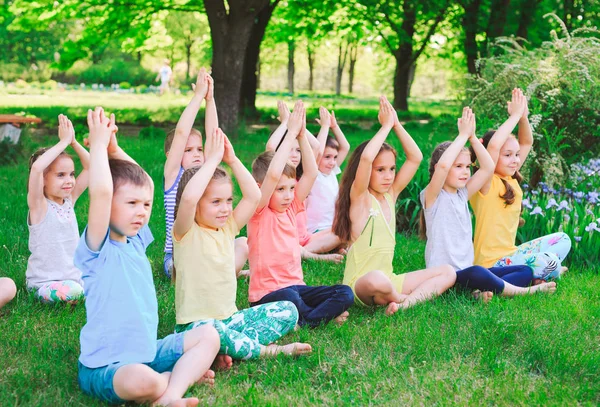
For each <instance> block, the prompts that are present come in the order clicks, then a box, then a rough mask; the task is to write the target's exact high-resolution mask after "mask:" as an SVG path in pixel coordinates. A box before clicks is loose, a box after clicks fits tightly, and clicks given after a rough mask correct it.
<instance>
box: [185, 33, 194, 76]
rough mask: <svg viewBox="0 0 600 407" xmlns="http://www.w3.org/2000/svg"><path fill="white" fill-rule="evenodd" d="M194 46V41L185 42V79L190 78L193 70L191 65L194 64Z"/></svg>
mask: <svg viewBox="0 0 600 407" xmlns="http://www.w3.org/2000/svg"><path fill="white" fill-rule="evenodd" d="M192 45H194V42H193V41H186V42H185V60H186V71H185V77H186V79H189V78H190V71H191V70H192V68H191V63H192Z"/></svg>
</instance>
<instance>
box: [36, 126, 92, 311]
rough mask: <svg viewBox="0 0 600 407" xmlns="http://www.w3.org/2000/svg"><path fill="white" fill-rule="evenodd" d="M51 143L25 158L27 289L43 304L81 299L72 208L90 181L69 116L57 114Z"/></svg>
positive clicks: (86, 158) (83, 152)
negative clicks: (74, 156)
mask: <svg viewBox="0 0 600 407" xmlns="http://www.w3.org/2000/svg"><path fill="white" fill-rule="evenodd" d="M58 138H59V141H58V143H57V144H56V145H55V146H54V147H50V148H41V149H39V150H37V151H36V152H35V153H33V155H32V156H31V158H30V160H29V184H28V189H27V206H28V207H29V214H28V216H27V226H28V228H29V250H30V251H31V256H29V260H28V261H27V272H26V274H25V276H26V279H27V288H28V289H29V290H30V291H33V292H35V296H36V297H37V298H38V299H40V300H41V301H42V302H45V303H54V302H75V301H77V300H78V299H80V298H83V281H82V279H81V271H79V269H78V268H77V267H75V265H74V264H73V256H74V255H75V249H76V247H77V242H78V241H79V227H78V226H77V218H76V216H75V210H74V209H73V207H74V206H75V203H76V202H77V199H78V198H79V196H80V195H81V194H82V193H83V192H84V191H85V190H86V188H87V186H88V163H89V154H88V152H87V151H86V150H85V148H83V147H82V146H81V144H79V143H78V142H77V140H76V139H75V131H74V130H73V124H72V123H71V121H70V120H69V119H68V118H67V117H66V116H63V115H62V114H61V115H59V116H58ZM68 146H71V147H73V149H74V150H75V152H76V153H77V156H78V157H79V160H80V161H81V165H82V166H83V170H82V171H81V173H80V174H79V176H78V177H77V178H75V164H74V163H73V159H72V158H71V157H70V156H69V154H67V153H66V152H65V149H66V148H67V147H68Z"/></svg>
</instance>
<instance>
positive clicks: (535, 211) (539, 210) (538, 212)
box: [529, 206, 544, 216]
mask: <svg viewBox="0 0 600 407" xmlns="http://www.w3.org/2000/svg"><path fill="white" fill-rule="evenodd" d="M529 214H530V215H542V216H543V215H544V212H542V208H540V207H539V206H536V207H535V208H533V210H532V211H531V212H529Z"/></svg>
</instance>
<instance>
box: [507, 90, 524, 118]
mask: <svg viewBox="0 0 600 407" xmlns="http://www.w3.org/2000/svg"><path fill="white" fill-rule="evenodd" d="M525 109H527V98H526V97H525V95H523V92H522V91H521V89H518V88H515V89H513V91H512V100H511V101H510V102H508V114H509V115H510V116H517V117H519V118H521V117H523V115H524V114H525Z"/></svg>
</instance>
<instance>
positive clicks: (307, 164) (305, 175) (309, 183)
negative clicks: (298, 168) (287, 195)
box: [296, 108, 329, 201]
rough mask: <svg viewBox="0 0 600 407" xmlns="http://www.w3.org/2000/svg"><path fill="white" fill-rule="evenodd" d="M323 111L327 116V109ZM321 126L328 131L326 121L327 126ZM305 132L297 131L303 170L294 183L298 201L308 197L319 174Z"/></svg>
mask: <svg viewBox="0 0 600 407" xmlns="http://www.w3.org/2000/svg"><path fill="white" fill-rule="evenodd" d="M323 110H325V108H323ZM325 113H326V114H327V116H329V113H328V112H327V110H325ZM302 125H303V126H305V125H306V116H304V117H303V121H302ZM321 128H322V129H323V128H325V130H326V131H329V123H327V127H323V125H321ZM305 134H306V133H305V132H303V131H302V130H300V132H299V133H298V143H299V144H300V152H301V154H302V170H303V172H302V177H301V178H300V180H299V181H298V184H297V185H296V197H297V198H298V200H300V201H304V200H305V199H306V198H307V197H308V194H309V193H310V190H311V189H312V187H313V185H314V183H315V180H316V179H317V175H318V174H319V166H318V165H317V160H315V156H314V155H313V150H312V148H311V146H310V144H309V142H308V140H307V138H306V136H305Z"/></svg>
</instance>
